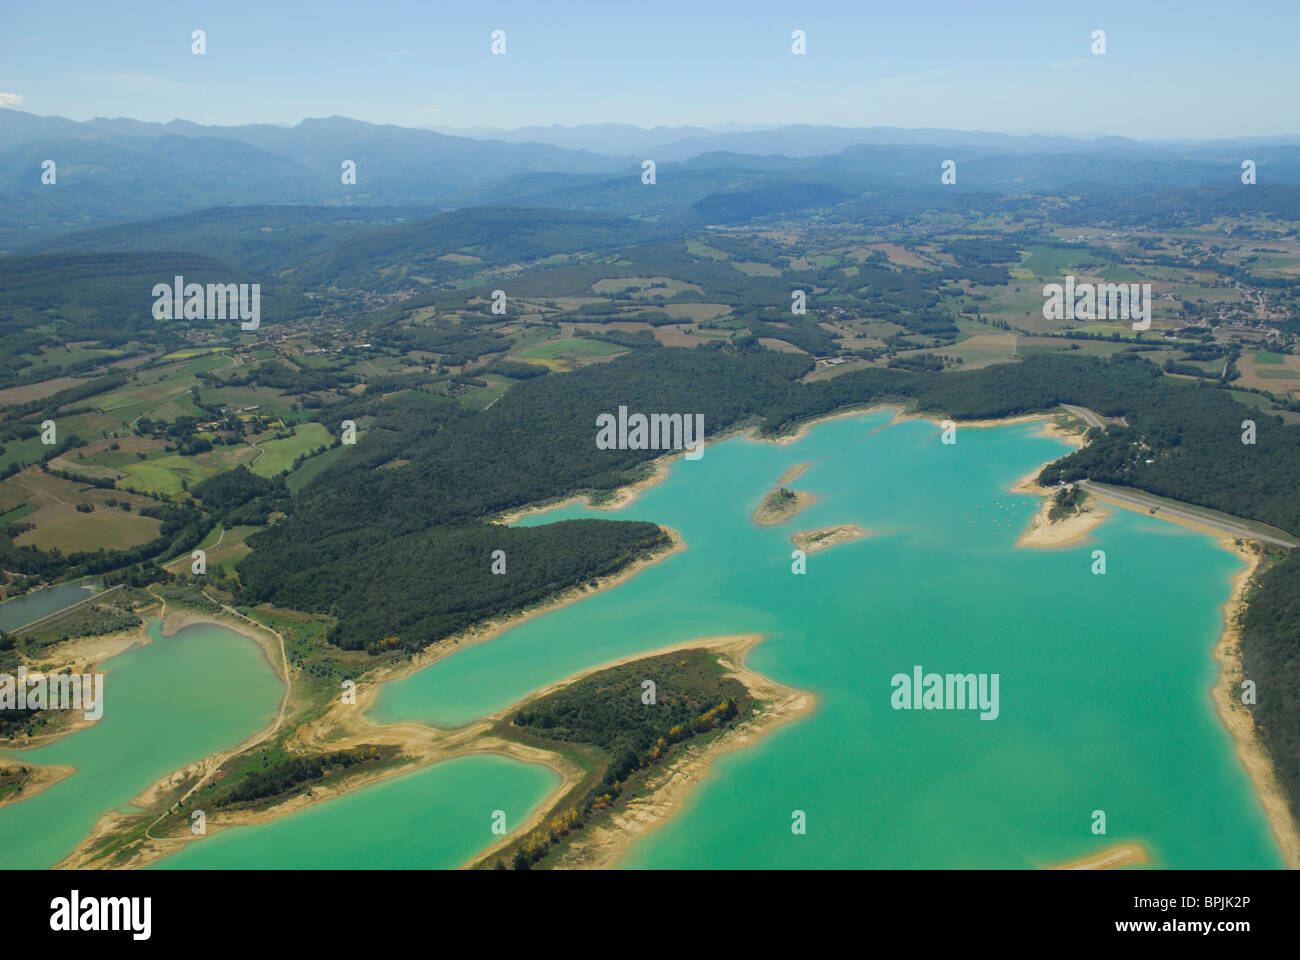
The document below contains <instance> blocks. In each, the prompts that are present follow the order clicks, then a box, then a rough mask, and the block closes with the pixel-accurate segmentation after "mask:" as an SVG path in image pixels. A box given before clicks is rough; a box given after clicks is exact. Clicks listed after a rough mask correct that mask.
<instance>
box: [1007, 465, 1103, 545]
mask: <svg viewBox="0 0 1300 960" xmlns="http://www.w3.org/2000/svg"><path fill="white" fill-rule="evenodd" d="M1037 476H1038V471H1035V472H1033V473H1031V474H1029V475H1028V476H1026V477H1022V478H1021V479H1020V480H1019V481H1017V482H1016V484H1015V485H1014V486H1013V487H1012V488H1011V492H1012V493H1023V494H1029V495H1032V496H1036V497H1041V498H1042V503H1040V504H1039V505H1038V513H1036V514H1035V515H1034V518H1033V519H1032V520H1030V521H1029V526H1028V527H1026V528H1025V530H1024V532H1023V533H1021V534H1020V539H1018V540H1017V541H1016V546H1017V547H1034V548H1038V549H1052V548H1054V547H1068V546H1073V545H1074V544H1077V543H1082V542H1084V541H1086V540H1087V539H1088V534H1089V533H1091V532H1092V531H1093V530H1094V529H1095V528H1097V527H1098V526H1100V525H1101V523H1102V521H1104V520H1105V519H1106V518H1107V517H1109V516H1110V511H1109V510H1106V509H1104V508H1102V507H1101V506H1099V505H1098V502H1097V500H1096V499H1095V498H1094V497H1093V496H1092V495H1091V494H1088V495H1087V497H1086V499H1085V500H1084V501H1083V504H1082V505H1081V506H1080V507H1079V508H1078V509H1076V511H1075V512H1074V513H1072V514H1070V515H1069V516H1067V517H1062V518H1061V519H1059V520H1053V519H1052V518H1051V513H1052V507H1053V506H1054V504H1053V503H1052V497H1054V496H1055V495H1056V490H1055V489H1053V488H1052V487H1044V486H1041V485H1040V484H1039V483H1038V482H1037V480H1036V479H1035V478H1036V477H1037Z"/></svg>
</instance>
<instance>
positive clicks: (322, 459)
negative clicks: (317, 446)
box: [284, 431, 361, 493]
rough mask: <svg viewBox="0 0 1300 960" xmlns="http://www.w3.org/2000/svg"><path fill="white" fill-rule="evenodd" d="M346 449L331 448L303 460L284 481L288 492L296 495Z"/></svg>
mask: <svg viewBox="0 0 1300 960" xmlns="http://www.w3.org/2000/svg"><path fill="white" fill-rule="evenodd" d="M357 437H358V438H360V437H361V433H360V432H359V431H358V433H357ZM346 449H347V448H346V447H342V446H339V447H332V448H331V449H329V450H326V451H325V452H324V453H322V454H321V455H320V456H318V457H311V458H310V459H308V460H305V461H304V462H303V465H302V466H301V467H299V468H298V469H297V470H295V471H294V472H293V473H291V474H289V476H288V478H287V479H286V480H285V481H284V483H285V486H287V487H288V488H289V492H290V493H297V492H298V491H299V490H301V489H302V488H303V487H305V486H307V484H308V483H309V482H310V481H311V480H312V479H313V478H314V477H315V476H316V475H317V474H319V473H320V472H321V471H322V470H324V469H325V468H326V467H328V466H329V465H330V464H331V463H333V462H334V461H335V460H337V459H338V458H339V457H341V456H343V451H345V450H346Z"/></svg>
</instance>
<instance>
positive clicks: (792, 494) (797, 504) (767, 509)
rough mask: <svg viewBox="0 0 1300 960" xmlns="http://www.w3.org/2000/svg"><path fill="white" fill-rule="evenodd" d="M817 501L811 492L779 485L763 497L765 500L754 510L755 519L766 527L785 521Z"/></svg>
mask: <svg viewBox="0 0 1300 960" xmlns="http://www.w3.org/2000/svg"><path fill="white" fill-rule="evenodd" d="M816 502H817V498H816V497H814V496H813V495H812V494H811V493H805V492H804V491H802V490H791V489H790V488H789V487H777V488H776V489H775V490H773V491H771V492H770V493H768V495H767V496H765V497H764V498H763V502H762V503H760V504H759V505H758V509H757V510H755V511H754V515H753V520H754V522H755V523H757V524H761V525H762V526H765V527H771V526H775V525H776V524H778V523H785V521H787V520H789V519H790V518H791V517H793V516H794V515H795V514H796V513H798V512H799V511H800V510H803V509H804V508H805V507H810V506H812V505H813V504H814V503H816Z"/></svg>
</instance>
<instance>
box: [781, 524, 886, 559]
mask: <svg viewBox="0 0 1300 960" xmlns="http://www.w3.org/2000/svg"><path fill="white" fill-rule="evenodd" d="M866 536H870V534H869V533H868V532H867V531H866V530H863V529H862V528H861V527H860V526H858V525H857V524H856V523H841V524H837V525H836V526H833V527H824V528H822V529H821V530H804V531H802V532H800V533H796V534H795V535H794V536H793V537H791V538H790V542H791V543H793V544H794V545H795V546H796V547H798V548H799V549H800V550H802V551H803V552H804V553H816V552H817V551H819V550H826V549H828V548H830V547H833V546H835V545H836V544H839V543H848V542H849V541H850V540H861V539H862V538H863V537H866Z"/></svg>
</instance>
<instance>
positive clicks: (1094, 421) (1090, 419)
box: [1061, 403, 1106, 428]
mask: <svg viewBox="0 0 1300 960" xmlns="http://www.w3.org/2000/svg"><path fill="white" fill-rule="evenodd" d="M1061 406H1062V407H1064V408H1065V409H1066V410H1068V411H1070V413H1072V414H1074V415H1075V416H1076V417H1078V418H1079V419H1080V420H1082V421H1083V422H1084V423H1086V424H1087V425H1088V426H1090V427H1102V428H1104V427H1105V426H1106V424H1105V422H1104V421H1103V420H1102V419H1101V417H1099V416H1097V415H1096V414H1095V413H1093V412H1092V411H1091V410H1089V409H1088V408H1087V407H1076V406H1074V405H1072V404H1069V403H1063V404H1061Z"/></svg>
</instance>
